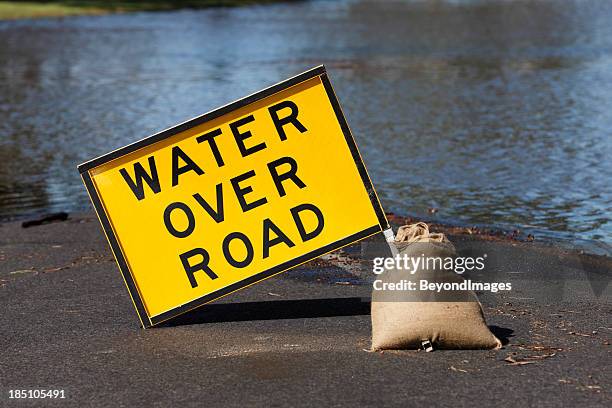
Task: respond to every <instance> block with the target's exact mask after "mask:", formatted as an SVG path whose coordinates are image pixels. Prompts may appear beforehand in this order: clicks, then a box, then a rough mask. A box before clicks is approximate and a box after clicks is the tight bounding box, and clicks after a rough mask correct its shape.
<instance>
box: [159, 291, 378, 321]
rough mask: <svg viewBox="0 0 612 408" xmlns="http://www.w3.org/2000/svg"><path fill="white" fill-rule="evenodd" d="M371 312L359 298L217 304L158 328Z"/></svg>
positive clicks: (357, 314) (356, 314) (368, 306)
mask: <svg viewBox="0 0 612 408" xmlns="http://www.w3.org/2000/svg"><path fill="white" fill-rule="evenodd" d="M369 314H370V300H369V299H367V298H360V297H349V298H330V299H298V300H274V301H262V302H241V303H219V304H209V305H206V306H205V307H202V308H199V309H196V310H192V311H191V312H187V313H185V314H183V315H181V316H177V317H176V318H174V319H172V320H171V321H168V322H165V323H164V324H162V325H161V326H160V327H172V326H182V325H190V324H202V323H219V322H238V321H247V320H273V319H308V318H318V317H336V316H359V315H369Z"/></svg>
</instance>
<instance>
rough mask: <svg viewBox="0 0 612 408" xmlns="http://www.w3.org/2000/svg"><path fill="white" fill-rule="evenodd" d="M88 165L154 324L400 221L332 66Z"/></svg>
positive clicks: (139, 304) (114, 241)
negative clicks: (367, 159) (388, 212)
mask: <svg viewBox="0 0 612 408" xmlns="http://www.w3.org/2000/svg"><path fill="white" fill-rule="evenodd" d="M78 169H79V171H80V173H81V177H82V179H83V182H84V183H85V186H86V188H87V191H88V193H89V196H90V198H91V200H92V203H93V205H94V207H95V210H96V212H97V215H98V217H99V219H100V222H101V224H102V227H103V229H104V232H105V234H106V237H107V239H108V241H109V243H110V245H111V248H112V251H113V253H114V255H115V258H116V260H117V263H118V264H119V269H120V270H121V273H122V275H123V278H124V280H125V283H126V285H127V287H128V290H129V293H130V295H131V297H132V300H133V302H134V305H135V307H136V311H137V312H138V316H139V318H140V321H141V323H142V325H143V327H150V326H153V325H156V324H158V323H161V322H163V321H165V320H168V319H170V318H172V317H174V316H177V315H179V314H181V313H184V312H187V311H189V310H191V309H194V308H196V307H198V306H201V305H203V304H205V303H208V302H210V301H212V300H214V299H217V298H219V297H222V296H225V295H227V294H229V293H231V292H234V291H236V290H239V289H241V288H244V287H246V286H249V285H252V284H254V283H257V282H259V281H261V280H263V279H266V278H269V277H271V276H273V275H276V274H278V273H280V272H283V271H286V270H287V269H289V268H292V267H295V266H297V265H300V264H302V263H304V262H307V261H309V260H311V259H313V258H316V257H318V256H320V255H323V254H325V253H327V252H330V251H333V250H335V249H338V248H340V247H342V246H345V245H348V244H351V243H353V242H355V241H358V240H360V239H363V238H366V237H368V236H370V235H373V234H375V233H378V232H380V231H383V230H386V229H388V228H389V226H388V223H387V220H386V218H385V214H384V212H383V210H382V208H381V206H380V203H379V201H378V198H377V197H376V193H375V191H374V188H373V186H372V183H371V181H370V179H369V177H368V174H367V172H366V169H365V166H364V164H363V162H362V160H361V157H360V155H359V152H358V150H357V146H356V144H355V141H354V139H353V136H352V135H351V132H350V130H349V128H348V125H347V124H346V120H345V119H344V116H343V114H342V111H341V109H340V105H339V103H338V100H337V98H336V96H335V94H334V91H333V89H332V86H331V83H330V81H329V78H328V76H327V73H326V71H325V68H324V67H323V66H320V67H317V68H314V69H311V70H309V71H307V72H304V73H302V74H300V75H297V76H295V77H293V78H290V79H288V80H286V81H283V82H281V83H279V84H277V85H274V86H272V87H269V88H266V89H264V90H262V91H260V92H257V93H255V94H253V95H250V96H247V97H246V98H244V99H241V100H238V101H236V102H233V103H231V104H229V105H226V106H223V107H221V108H219V109H217V110H214V111H212V112H209V113H207V114H204V115H202V116H199V117H197V118H194V119H191V120H189V121H187V122H185V123H182V124H180V125H177V126H175V127H172V128H170V129H167V130H165V131H163V132H160V133H157V134H155V135H153V136H150V137H148V138H145V139H143V140H140V141H138V142H135V143H133V144H130V145H128V146H125V147H123V148H120V149H118V150H115V151H113V152H111V153H108V154H106V155H104V156H101V157H98V158H96V159H93V160H91V161H89V162H86V163H83V164H81V165H80V166H79V167H78Z"/></svg>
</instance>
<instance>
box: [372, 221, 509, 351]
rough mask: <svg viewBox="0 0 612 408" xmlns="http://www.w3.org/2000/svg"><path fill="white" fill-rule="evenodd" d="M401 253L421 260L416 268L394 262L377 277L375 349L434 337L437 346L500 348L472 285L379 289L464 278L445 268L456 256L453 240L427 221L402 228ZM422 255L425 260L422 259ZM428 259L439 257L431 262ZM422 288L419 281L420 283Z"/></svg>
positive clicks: (412, 346)
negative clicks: (449, 288)
mask: <svg viewBox="0 0 612 408" xmlns="http://www.w3.org/2000/svg"><path fill="white" fill-rule="evenodd" d="M391 245H395V246H396V248H397V252H398V256H399V257H400V258H405V257H407V258H409V259H414V260H418V263H411V265H413V266H414V265H416V267H414V268H412V269H406V268H397V267H393V268H390V269H386V270H385V271H384V272H383V273H382V274H380V275H379V276H378V277H377V278H378V279H379V280H380V282H379V284H378V285H375V286H374V289H373V291H372V349H373V350H383V349H417V348H421V346H422V344H423V342H426V341H429V342H431V343H432V344H433V347H434V349H492V348H499V347H501V342H500V341H499V339H497V338H496V337H495V336H494V335H493V333H491V331H490V330H489V328H488V327H487V325H486V322H485V318H484V315H483V311H482V307H481V305H480V302H479V301H478V298H477V297H476V294H475V293H474V292H473V291H471V290H461V291H442V292H437V291H430V290H389V289H382V290H377V289H376V287H377V286H378V287H381V286H384V287H386V288H389V287H394V288H397V287H403V286H401V285H402V284H403V283H405V282H409V281H412V282H419V281H420V280H422V279H423V280H427V281H428V282H433V283H445V282H463V281H464V279H463V277H462V276H461V275H459V274H457V273H455V272H454V271H453V270H448V269H445V268H443V267H442V263H441V262H437V260H442V261H449V259H450V260H451V261H452V260H453V259H455V258H456V257H457V253H456V250H455V247H454V245H453V244H452V243H451V242H450V241H449V240H448V239H447V238H446V236H445V235H444V234H441V233H430V232H429V227H428V225H427V224H425V223H422V222H420V223H416V224H412V225H406V226H403V227H400V229H399V230H398V233H397V237H396V241H395V242H393V243H391ZM419 259H420V260H419ZM428 260H430V261H431V260H434V261H433V262H431V263H429V264H428V263H427V262H428ZM416 286H417V287H418V283H417V285H416Z"/></svg>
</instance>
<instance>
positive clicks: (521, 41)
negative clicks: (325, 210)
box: [0, 0, 612, 244]
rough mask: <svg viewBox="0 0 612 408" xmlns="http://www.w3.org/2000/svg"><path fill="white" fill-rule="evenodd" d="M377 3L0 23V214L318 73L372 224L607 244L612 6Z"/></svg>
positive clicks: (18, 210) (77, 206) (64, 194)
mask: <svg viewBox="0 0 612 408" xmlns="http://www.w3.org/2000/svg"><path fill="white" fill-rule="evenodd" d="M382 3H383V4H378V2H359V1H343V2H306V3H298V4H278V5H272V6H255V7H245V8H236V9H211V10H201V11H178V12H169V13H140V14H130V15H116V16H103V17H83V18H71V19H65V20H46V21H35V22H31V21H20V22H0V218H11V217H18V216H23V215H25V214H32V213H37V212H45V211H56V210H68V211H78V210H85V209H89V208H90V206H89V203H88V199H87V197H86V194H85V190H84V188H83V187H82V185H81V182H80V179H79V177H78V174H77V171H76V169H75V166H76V164H78V163H80V162H82V161H85V160H88V159H90V158H92V157H94V156H97V155H100V154H103V153H106V152H107V151H109V150H112V149H115V148H117V147H120V146H122V145H124V144H127V143H129V142H132V141H134V140H137V139H140V138H142V137H144V136H147V135H148V134H151V133H153V132H155V131H158V130H161V129H164V128H166V127H169V126H170V125H172V124H174V123H176V122H180V121H183V120H185V119H188V118H190V117H193V116H196V115H199V114H201V113H203V112H206V111H208V110H210V109H212V108H214V107H216V106H218V105H221V104H225V103H227V102H229V101H231V100H234V99H237V98H239V97H242V96H243V95H245V94H248V93H251V92H253V91H256V90H258V89H260V88H262V87H264V86H267V85H270V84H271V83H274V82H277V81H278V80H281V79H284V78H285V77H288V76H292V75H294V74H296V73H299V72H301V71H303V70H305V69H307V68H309V67H311V66H314V65H318V64H321V63H324V64H326V66H327V68H328V70H329V71H330V75H331V77H332V81H333V82H334V84H335V87H336V91H337V93H338V95H339V97H340V100H341V102H342V104H343V107H344V110H345V113H346V115H347V118H348V121H349V123H350V124H351V127H352V129H353V132H354V133H355V136H356V138H357V141H358V144H359V145H360V148H361V150H362V154H363V156H364V159H365V161H366V164H367V166H368V168H369V171H370V173H371V176H372V178H373V181H374V184H375V186H376V187H377V190H378V192H379V195H380V196H381V199H382V201H383V206H384V207H385V209H386V210H389V211H396V212H400V213H404V214H407V213H409V214H426V213H427V209H428V208H429V207H436V208H438V209H439V212H438V213H437V214H436V217H438V218H440V219H444V220H451V221H453V222H460V223H466V224H488V225H497V226H502V227H508V228H515V227H519V228H522V229H525V228H526V229H527V230H529V231H531V230H532V229H533V230H535V231H537V233H538V234H539V235H540V236H544V237H552V238H561V239H566V240H570V241H574V242H575V241H578V240H583V239H584V240H594V241H600V242H604V243H608V244H609V243H612V222H611V220H610V214H611V208H612V183H611V181H610V180H611V176H612V164H611V158H612V2H610V1H596V0H592V1H584V2H582V1H576V2H572V1H551V2H547V1H533V2H532V1H517V2H507V1H500V2H495V1H488V2H480V1H429V2H414V3H409V2H403V3H398V2H382Z"/></svg>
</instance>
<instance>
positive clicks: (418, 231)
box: [395, 222, 450, 243]
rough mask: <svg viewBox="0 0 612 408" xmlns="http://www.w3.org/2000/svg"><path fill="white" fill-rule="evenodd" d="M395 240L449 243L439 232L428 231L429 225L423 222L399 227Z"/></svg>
mask: <svg viewBox="0 0 612 408" xmlns="http://www.w3.org/2000/svg"><path fill="white" fill-rule="evenodd" d="M395 242H406V243H412V242H444V243H450V241H449V240H448V239H447V238H446V235H444V234H443V233H441V232H434V233H431V232H429V225H427V224H425V223H424V222H417V223H416V224H409V225H404V226H402V227H399V228H398V230H397V234H396V235H395Z"/></svg>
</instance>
